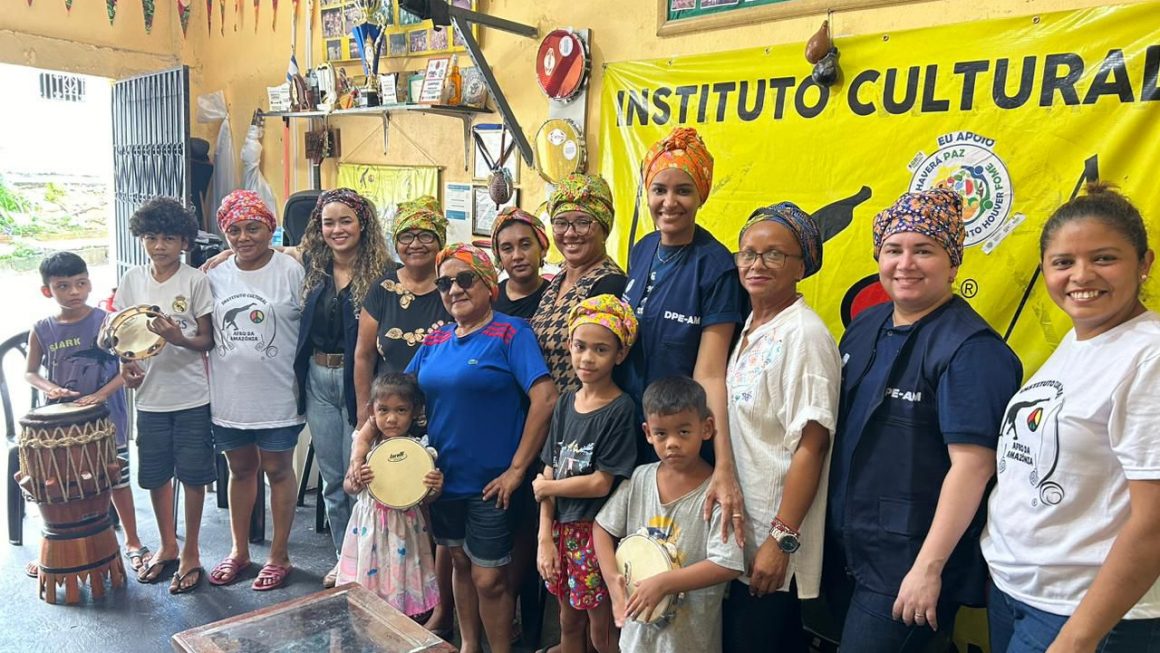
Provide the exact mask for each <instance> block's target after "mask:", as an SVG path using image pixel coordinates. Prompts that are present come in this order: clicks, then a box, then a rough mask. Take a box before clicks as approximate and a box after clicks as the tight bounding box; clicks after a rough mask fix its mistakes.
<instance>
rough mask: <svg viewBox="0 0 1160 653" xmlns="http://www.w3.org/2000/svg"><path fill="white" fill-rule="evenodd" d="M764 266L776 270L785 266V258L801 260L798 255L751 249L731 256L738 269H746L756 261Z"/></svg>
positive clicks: (773, 250) (774, 250)
mask: <svg viewBox="0 0 1160 653" xmlns="http://www.w3.org/2000/svg"><path fill="white" fill-rule="evenodd" d="M759 258H760V259H761V262H762V263H764V264H765V267H767V268H769V269H771V270H776V269H778V268H780V267H782V266H783V265H785V260H786V259H787V258H801V255H800V254H786V253H785V252H782V251H778V250H776V249H771V250H768V251H765V252H755V251H753V250H751V249H745V250H742V251H740V252H737V253H736V254H734V255H733V260H734V261H736V262H737V266H738V267H742V268H747V267H749V266H751V265H753V264H754V263H756V262H757V259H759Z"/></svg>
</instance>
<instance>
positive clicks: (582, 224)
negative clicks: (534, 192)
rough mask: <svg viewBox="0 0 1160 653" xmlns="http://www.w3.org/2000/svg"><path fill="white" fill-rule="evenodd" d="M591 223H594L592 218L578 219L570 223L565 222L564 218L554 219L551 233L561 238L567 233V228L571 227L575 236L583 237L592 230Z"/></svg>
mask: <svg viewBox="0 0 1160 653" xmlns="http://www.w3.org/2000/svg"><path fill="white" fill-rule="evenodd" d="M593 222H596V221H595V220H593V219H592V218H578V219H576V220H572V221H568V220H565V219H564V218H555V219H553V220H552V233H554V234H556V235H557V236H563V235H564V234H566V233H568V228H569V227H571V228H572V230H573V231H575V232H576V235H577V236H583V235H585V234H587V233H588V232H589V231H590V230H591V229H592V223H593Z"/></svg>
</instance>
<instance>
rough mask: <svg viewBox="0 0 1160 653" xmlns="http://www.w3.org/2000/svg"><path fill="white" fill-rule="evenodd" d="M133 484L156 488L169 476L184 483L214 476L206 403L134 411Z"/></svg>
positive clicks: (205, 480) (206, 482) (209, 480)
mask: <svg viewBox="0 0 1160 653" xmlns="http://www.w3.org/2000/svg"><path fill="white" fill-rule="evenodd" d="M137 454H138V458H140V460H139V461H138V463H137V484H138V485H140V486H141V487H142V488H144V489H146V490H156V489H157V488H159V487H161V486H163V485H165V484H166V483H168V482H169V480H170V479H172V478H175V477H176V478H177V480H178V481H181V482H182V483H185V484H186V485H209V484H210V483H213V482H214V480H216V479H217V468H216V467H215V465H214V459H213V455H214V454H213V431H212V430H211V429H210V422H209V404H206V405H204V406H195V407H193V408H186V409H184V410H173V411H165V412H153V411H148V410H138V411H137Z"/></svg>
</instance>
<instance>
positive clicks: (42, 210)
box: [0, 174, 109, 268]
mask: <svg viewBox="0 0 1160 653" xmlns="http://www.w3.org/2000/svg"><path fill="white" fill-rule="evenodd" d="M106 192H107V191H106V190H105V189H104V188H103V187H102V186H100V185H95V184H87V183H61V182H59V181H51V180H49V181H44V182H30V181H24V182H21V183H20V184H16V183H13V182H12V181H11V180H10V179H6V178H5V177H4V176H3V174H0V267H18V268H19V267H24V266H25V265H24V264H26V263H28V262H29V261H34V260H39V259H40V258H41V257H42V256H44V254H45V252H46V250H48V249H49V248H50V241H59V240H69V241H73V240H84V239H89V240H97V241H104V240H105V239H107V237H108V233H109V232H108V226H107V225H108V199H107V197H106Z"/></svg>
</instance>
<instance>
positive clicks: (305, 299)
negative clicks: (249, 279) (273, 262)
mask: <svg viewBox="0 0 1160 653" xmlns="http://www.w3.org/2000/svg"><path fill="white" fill-rule="evenodd" d="M289 251H293V252H295V253H297V254H299V255H300V256H301V259H302V262H303V265H304V266H305V268H306V278H305V280H304V281H303V283H302V291H301V293H302V305H303V308H302V325H301V328H300V329H299V331H298V354H297V356H296V357H295V360H294V372H295V375H296V377H297V379H298V388H299V394H298V409H299V411H305V412H306V423H307V424H308V425H309V426H310V437H311V440H312V442H313V443H314V454H315V458H316V459H317V460H318V470H319V471H320V472H321V473H322V498H323V501H324V502H325V503H326V516H327V519H328V520H329V521H330V523H331V525H332V527H331V529H330V536H331V539H332V540H333V543H334V547H335V551H336V553H337V552H339V551H340V550H341V548H342V538H343V532H344V530H345V529H346V523H347V522H348V521H349V520H350V510H351V506H352V505H353V504H352V502H351V500H350V497H348V496H347V494H346V492H344V491H343V489H342V479H343V476H344V475H345V474H346V462H347V460H348V459H349V458H350V446H351V440H350V430H351V427H353V426H354V425H355V417H356V415H357V414H358V410H357V406H356V403H355V392H354V352H355V343H356V341H357V340H358V314H359V313H358V312H359V311H360V310H362V305H363V303H364V302H365V300H366V297H367V294H368V292H369V290H370V288H371V287H372V286H373V284H374V282H375V280H377V279H378V278H379V277H380V276H382V274H383V270H384V269H385V268H386V266H387V262H388V261H389V255H388V254H387V245H386V240H385V239H384V238H383V231H382V228H381V227H380V225H379V219H378V215H377V214H376V212H375V208H374V205H372V204H371V202H370V201H369V200H367V199H366V198H364V197H362V196H361V195H359V194H358V193H356V192H354V191H353V190H351V189H349V188H338V189H335V190H328V191H326V192H325V193H322V194H321V195H319V197H318V202H317V203H316V204H315V205H314V210H313V211H312V212H311V214H310V220H309V221H308V222H307V223H306V229H305V232H304V233H303V234H302V243H301V245H299V246H298V247H297V248H296V249H291V250H289ZM334 574H335V570H334V569H332V570H331V571H330V573H328V574H327V575H326V576H325V577H324V578H323V585H325V586H327V587H333V586H334Z"/></svg>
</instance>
